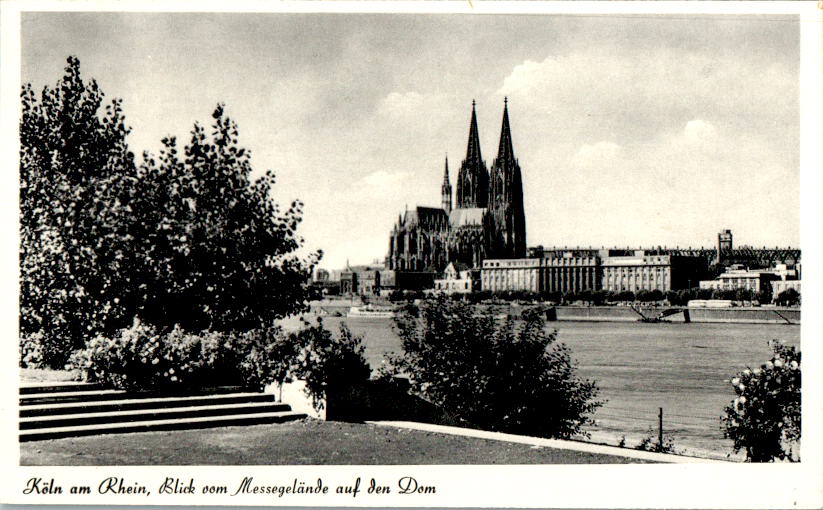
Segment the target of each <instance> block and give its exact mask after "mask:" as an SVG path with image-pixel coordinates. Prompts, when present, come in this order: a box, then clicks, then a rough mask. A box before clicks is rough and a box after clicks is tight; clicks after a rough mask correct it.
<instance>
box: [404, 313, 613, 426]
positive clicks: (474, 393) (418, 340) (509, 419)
mask: <svg viewBox="0 0 823 510" xmlns="http://www.w3.org/2000/svg"><path fill="white" fill-rule="evenodd" d="M396 325H397V327H398V331H399V334H400V338H401V339H402V342H403V353H402V355H400V356H393V357H391V358H390V361H391V369H390V371H389V373H391V374H402V375H406V376H408V377H409V378H410V382H411V386H412V388H413V389H414V390H415V391H416V392H418V393H419V394H420V395H422V396H423V397H424V398H426V399H428V400H430V401H431V402H433V403H434V404H436V405H438V406H440V407H441V408H443V409H444V410H445V411H446V412H448V413H450V414H452V415H453V416H455V417H456V418H458V419H462V420H464V421H466V422H468V423H469V424H471V425H474V426H477V427H479V428H482V429H485V430H495V431H504V432H511V433H516V434H528V435H535V436H541V437H561V438H568V437H571V436H573V435H575V434H580V433H582V427H583V426H584V425H585V424H588V423H591V419H590V418H589V417H588V415H590V414H591V413H593V412H594V411H595V410H596V409H597V408H598V407H599V406H600V405H602V402H600V401H597V400H595V398H596V396H597V393H598V388H597V385H596V384H595V383H594V382H591V381H589V380H585V379H581V378H580V377H578V375H577V372H576V364H575V363H574V362H573V361H572V359H571V353H570V351H569V350H568V348H567V347H566V346H565V345H563V344H562V343H558V342H557V341H556V334H555V333H549V332H547V331H546V328H545V326H546V324H545V321H544V319H543V318H542V316H541V314H540V313H539V311H537V310H527V311H524V312H523V316H522V318H521V320H512V319H500V318H497V317H496V316H495V314H494V312H493V311H491V310H484V309H481V308H478V307H475V306H472V305H469V304H465V303H462V302H455V301H449V300H446V299H443V298H442V297H439V298H436V299H433V300H428V301H426V302H424V303H423V304H422V305H421V306H420V307H419V308H413V309H407V310H406V311H405V312H404V313H402V314H401V315H399V316H398V317H397V318H396Z"/></svg>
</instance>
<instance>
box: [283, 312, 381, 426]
mask: <svg viewBox="0 0 823 510" xmlns="http://www.w3.org/2000/svg"><path fill="white" fill-rule="evenodd" d="M303 326H304V327H303V328H302V329H301V330H299V331H296V332H294V333H292V334H291V335H290V337H291V340H292V345H294V346H297V347H299V349H300V352H299V355H298V358H297V361H296V363H295V366H294V375H295V376H296V377H299V378H300V379H303V380H304V381H305V382H306V394H307V395H308V396H310V397H312V402H313V404H314V407H315V409H317V410H318V411H319V410H321V409H323V398H324V397H325V396H326V392H327V390H328V389H329V388H338V389H342V388H345V387H347V386H352V385H354V384H357V383H359V382H363V381H367V380H368V379H369V377H371V368H370V367H369V364H368V362H367V361H366V358H365V357H364V356H363V353H364V351H365V347H363V345H362V339H361V338H360V337H357V336H355V335H353V334H352V332H351V330H349V328H348V327H347V326H346V325H345V324H344V323H341V324H340V333H339V334H338V335H337V336H334V335H333V334H332V333H331V331H329V330H327V329H326V328H324V327H323V321H322V320H321V319H320V318H319V317H318V318H317V323H316V324H314V325H311V324H309V323H308V322H307V321H306V320H303Z"/></svg>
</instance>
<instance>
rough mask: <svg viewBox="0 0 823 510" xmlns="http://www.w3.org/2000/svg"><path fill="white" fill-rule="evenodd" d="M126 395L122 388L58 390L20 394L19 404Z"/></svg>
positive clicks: (111, 397)
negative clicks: (54, 391)
mask: <svg viewBox="0 0 823 510" xmlns="http://www.w3.org/2000/svg"><path fill="white" fill-rule="evenodd" d="M125 395H126V392H125V391H123V390H88V391H58V392H56V393H34V394H31V395H20V405H21V406H29V405H34V404H49V403H55V404H57V403H61V402H97V401H101V400H117V399H122V398H123V397H124V396H125Z"/></svg>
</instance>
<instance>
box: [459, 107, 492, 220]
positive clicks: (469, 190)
mask: <svg viewBox="0 0 823 510" xmlns="http://www.w3.org/2000/svg"><path fill="white" fill-rule="evenodd" d="M475 105H476V103H475V101H474V100H473V99H472V117H471V122H470V123H469V142H468V144H467V147H466V159H464V160H463V163H462V164H461V165H460V171H459V172H458V173H457V203H456V204H455V208H457V209H462V208H473V207H486V204H487V203H488V200H489V171H488V170H486V165H485V164H484V163H483V156H482V155H481V154H480V135H479V134H478V130H477V112H476V111H475Z"/></svg>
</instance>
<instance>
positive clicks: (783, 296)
mask: <svg viewBox="0 0 823 510" xmlns="http://www.w3.org/2000/svg"><path fill="white" fill-rule="evenodd" d="M799 303H800V293H799V292H797V290H796V289H786V290H784V291H782V292H780V293H779V294H778V295H777V304H779V305H781V306H794V305H797V304H799Z"/></svg>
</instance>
